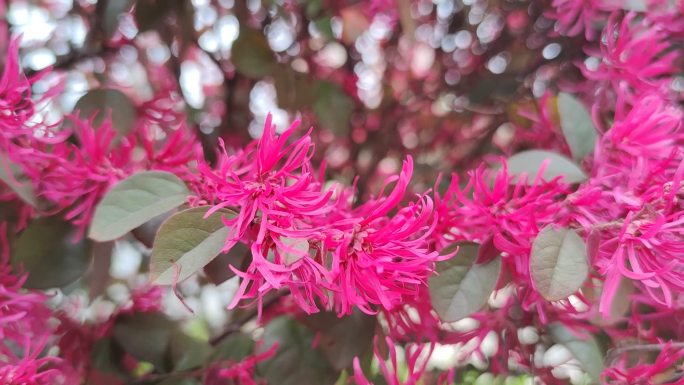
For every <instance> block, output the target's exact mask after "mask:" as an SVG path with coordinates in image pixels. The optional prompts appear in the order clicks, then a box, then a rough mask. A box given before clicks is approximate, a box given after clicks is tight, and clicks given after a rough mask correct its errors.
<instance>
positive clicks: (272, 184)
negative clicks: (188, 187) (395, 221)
mask: <svg viewBox="0 0 684 385" xmlns="http://www.w3.org/2000/svg"><path fill="white" fill-rule="evenodd" d="M296 127H297V123H296V122H295V123H294V124H293V125H292V126H290V127H289V128H288V129H287V130H285V131H283V133H282V134H280V135H276V132H275V127H274V126H273V125H272V124H271V119H270V116H269V118H268V119H267V120H266V125H265V127H264V132H263V135H262V137H261V139H260V140H258V141H255V142H252V143H251V144H250V145H249V146H247V148H246V149H245V151H240V152H238V153H236V154H233V155H228V153H227V151H226V150H225V148H224V151H223V154H222V156H221V158H220V159H219V164H218V166H217V169H216V170H212V169H211V168H210V167H209V166H208V165H206V164H201V165H200V171H201V172H202V175H203V177H204V178H205V179H206V184H205V190H204V191H203V192H202V194H203V197H204V198H205V199H206V200H208V201H210V202H214V203H215V206H214V208H213V209H212V210H210V213H211V212H212V211H214V210H218V209H221V208H225V207H231V208H239V212H238V214H237V215H236V216H234V217H233V218H225V219H224V222H225V224H226V226H229V227H230V228H231V231H230V233H229V235H228V239H227V240H226V246H225V248H224V250H225V251H228V250H230V248H232V246H233V245H235V243H237V242H238V241H243V242H249V243H251V246H250V250H251V252H252V260H251V263H250V265H249V267H248V269H247V271H245V272H241V271H236V274H238V275H239V276H240V277H242V283H241V285H240V289H239V291H238V295H236V296H235V299H234V300H233V303H232V304H231V306H236V305H237V303H238V302H239V301H240V300H241V299H242V298H243V297H244V298H257V299H258V300H261V299H262V297H263V295H264V294H265V293H266V292H267V291H268V290H269V289H279V288H281V287H287V288H289V289H290V291H291V292H292V295H293V298H294V299H295V300H296V301H297V302H298V303H299V304H300V305H301V306H302V308H303V309H305V310H307V311H308V312H314V311H316V309H317V308H316V305H315V304H314V298H317V299H319V300H321V301H323V303H325V301H326V295H325V293H324V292H323V290H322V289H323V288H324V287H326V286H328V285H329V282H330V281H331V276H330V273H329V271H328V269H327V267H326V265H327V264H328V262H327V255H326V253H325V252H322V251H320V250H317V247H316V246H314V247H311V246H310V245H311V244H313V245H316V244H318V243H319V242H320V241H321V240H322V233H320V227H318V226H317V225H315V223H314V220H313V219H312V218H314V217H316V216H324V215H326V214H327V213H329V212H330V211H331V210H332V206H331V203H330V202H331V197H332V194H333V190H332V189H330V190H328V191H325V190H324V188H323V183H322V182H320V181H319V179H318V175H317V174H316V173H315V172H314V170H313V167H312V166H311V156H312V149H313V145H312V143H311V138H310V137H309V133H307V134H306V135H304V136H302V137H301V138H299V139H298V140H296V141H294V142H293V143H292V144H289V145H288V144H287V140H288V138H289V137H290V136H291V135H292V134H293V133H294V131H295V129H296Z"/></svg>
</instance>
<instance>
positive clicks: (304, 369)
mask: <svg viewBox="0 0 684 385" xmlns="http://www.w3.org/2000/svg"><path fill="white" fill-rule="evenodd" d="M313 338H314V335H313V333H312V332H311V331H310V330H309V329H307V328H306V327H304V326H302V325H300V324H298V323H297V322H295V321H293V320H291V319H288V318H285V317H280V318H276V319H274V320H273V321H271V322H270V323H269V324H268V325H267V326H266V328H265V329H264V335H263V342H264V344H263V346H262V347H261V349H260V351H265V350H267V349H269V348H270V347H271V346H273V344H275V343H277V344H278V350H277V351H276V353H275V356H274V357H273V358H271V359H270V360H267V361H265V362H260V363H259V364H258V366H257V369H258V370H259V373H262V374H263V375H264V377H265V378H266V379H267V380H268V383H269V384H278V385H333V384H334V383H335V381H336V380H337V377H338V373H337V372H336V371H335V370H334V369H333V368H332V367H331V366H330V364H329V363H328V361H327V360H326V359H325V358H324V357H323V355H322V354H320V352H319V351H318V350H317V349H312V348H311V344H312V342H313Z"/></svg>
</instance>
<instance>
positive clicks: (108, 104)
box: [74, 89, 137, 135]
mask: <svg viewBox="0 0 684 385" xmlns="http://www.w3.org/2000/svg"><path fill="white" fill-rule="evenodd" d="M74 111H78V115H79V116H80V117H81V118H83V119H89V118H90V117H92V116H93V115H95V120H94V121H93V124H94V125H95V126H100V125H101V124H102V122H103V121H104V120H105V117H107V116H108V114H109V113H110V112H111V117H112V126H113V127H114V128H115V129H116V130H117V131H118V132H119V133H120V135H125V134H127V133H128V132H130V131H131V129H132V128H133V125H134V124H135V119H136V114H137V113H136V110H135V106H134V105H133V102H132V101H131V99H129V98H128V96H126V94H124V93H123V92H121V91H118V90H114V89H98V90H92V91H88V92H87V93H86V94H85V95H83V96H81V98H80V99H78V101H77V102H76V106H74Z"/></svg>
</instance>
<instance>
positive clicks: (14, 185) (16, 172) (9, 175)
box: [0, 152, 38, 208]
mask: <svg viewBox="0 0 684 385" xmlns="http://www.w3.org/2000/svg"><path fill="white" fill-rule="evenodd" d="M0 180H1V181H3V182H5V184H7V187H9V188H10V189H12V191H14V192H15V193H16V194H17V196H18V197H19V199H21V200H22V201H24V202H26V203H28V204H29V205H31V206H32V207H36V208H37V207H38V200H37V198H36V194H35V192H34V191H33V184H32V183H31V181H30V180H28V179H27V178H26V177H25V176H24V175H23V174H22V173H21V170H20V169H19V166H17V165H16V164H14V163H12V161H11V160H10V159H9V157H8V156H7V155H6V154H4V153H1V152H0Z"/></svg>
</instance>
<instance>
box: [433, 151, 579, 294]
mask: <svg viewBox="0 0 684 385" xmlns="http://www.w3.org/2000/svg"><path fill="white" fill-rule="evenodd" d="M542 174H543V170H540V172H539V173H538V175H537V176H536V177H535V179H534V180H532V181H528V179H527V178H528V177H527V176H521V177H515V176H514V175H511V174H509V172H508V167H507V165H506V162H505V161H503V163H502V167H501V169H500V170H498V171H497V170H491V169H489V168H486V167H485V166H484V165H483V166H481V167H479V168H477V169H475V170H473V171H471V172H470V173H469V175H468V179H467V184H465V186H464V187H460V186H459V184H460V179H459V178H458V177H457V176H456V175H454V176H453V178H452V181H451V184H450V186H449V188H448V190H447V192H446V193H445V194H444V197H443V198H441V200H440V204H441V206H442V207H441V208H440V210H441V212H442V213H441V215H440V217H439V221H440V222H442V223H440V227H441V228H442V229H443V231H444V232H443V233H441V237H442V239H440V240H438V242H439V243H440V244H442V245H443V246H446V245H447V244H448V243H449V242H455V241H472V242H477V243H483V242H484V241H485V240H487V239H489V238H492V239H493V242H494V245H495V246H496V248H497V249H498V250H499V251H500V252H503V253H504V254H503V256H504V261H505V263H506V264H507V265H508V266H509V269H510V271H511V272H512V273H514V274H515V276H514V278H515V279H519V283H523V284H524V283H525V282H529V253H530V250H531V247H532V241H533V240H534V238H535V237H536V235H537V234H538V233H539V231H540V230H541V228H542V227H543V226H544V225H545V224H547V223H553V222H555V223H558V222H561V223H562V222H563V221H564V220H565V219H564V212H565V210H564V209H563V200H562V198H563V197H564V196H565V195H567V194H568V193H569V191H570V190H569V186H568V185H567V184H565V183H563V182H562V179H559V178H556V179H554V180H551V181H544V180H542V178H541V175H542Z"/></svg>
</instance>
